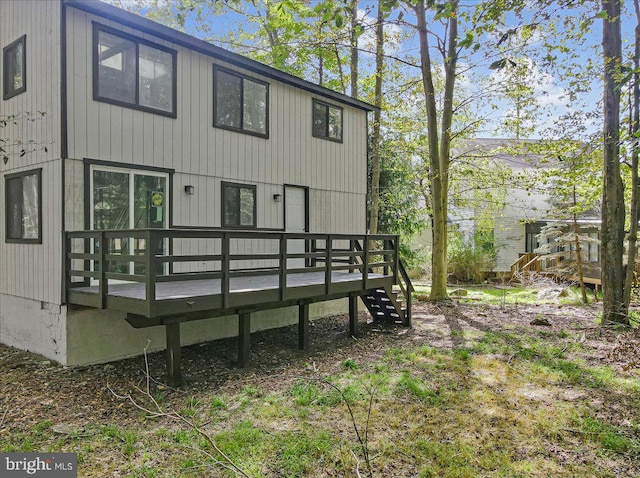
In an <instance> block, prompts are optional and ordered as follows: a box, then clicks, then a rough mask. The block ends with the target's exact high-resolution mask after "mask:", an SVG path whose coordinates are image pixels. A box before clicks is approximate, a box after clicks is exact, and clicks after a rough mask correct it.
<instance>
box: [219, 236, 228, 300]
mask: <svg viewBox="0 0 640 478" xmlns="http://www.w3.org/2000/svg"><path fill="white" fill-rule="evenodd" d="M229 253H230V245H229V234H228V233H226V232H224V233H222V279H221V280H220V292H221V293H222V306H223V307H224V308H225V309H226V308H227V306H228V305H229V269H230V265H229Z"/></svg>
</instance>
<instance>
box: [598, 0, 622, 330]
mask: <svg viewBox="0 0 640 478" xmlns="http://www.w3.org/2000/svg"><path fill="white" fill-rule="evenodd" d="M602 7H603V10H604V11H605V12H606V13H607V17H606V18H604V19H603V26H602V52H603V56H604V67H605V68H604V82H605V84H604V184H603V193H602V231H601V238H602V241H601V243H602V247H601V263H602V297H603V314H602V315H603V323H607V322H618V323H624V324H628V323H629V319H628V317H627V309H626V307H625V303H624V271H623V267H622V256H623V249H624V248H623V244H624V220H625V210H624V196H623V187H622V179H621V177H620V162H619V161H620V158H619V156H620V145H619V141H620V83H619V81H620V76H621V75H620V65H621V61H622V40H621V31H620V13H621V12H620V10H621V5H620V0H603V1H602Z"/></svg>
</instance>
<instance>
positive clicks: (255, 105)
mask: <svg viewBox="0 0 640 478" xmlns="http://www.w3.org/2000/svg"><path fill="white" fill-rule="evenodd" d="M213 126H216V127H218V128H226V129H231V130H234V131H239V132H243V133H248V134H253V135H256V136H262V137H264V138H268V137H269V84H268V83H265V82H263V81H259V80H256V79H253V78H248V77H246V76H244V75H241V74H240V73H236V72H235V71H229V70H225V69H222V68H220V67H217V66H215V65H214V67H213Z"/></svg>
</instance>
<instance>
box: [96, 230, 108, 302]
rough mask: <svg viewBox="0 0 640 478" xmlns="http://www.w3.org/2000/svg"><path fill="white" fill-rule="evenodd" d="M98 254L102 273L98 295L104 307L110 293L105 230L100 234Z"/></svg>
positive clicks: (99, 275)
mask: <svg viewBox="0 0 640 478" xmlns="http://www.w3.org/2000/svg"><path fill="white" fill-rule="evenodd" d="M97 249H98V251H97V252H98V254H100V274H98V295H99V296H100V308H101V309H104V308H105V307H106V304H107V294H108V293H109V283H108V282H107V280H108V279H107V278H106V274H107V262H106V260H105V257H104V256H105V249H106V247H105V237H104V231H100V232H99V234H98V247H97Z"/></svg>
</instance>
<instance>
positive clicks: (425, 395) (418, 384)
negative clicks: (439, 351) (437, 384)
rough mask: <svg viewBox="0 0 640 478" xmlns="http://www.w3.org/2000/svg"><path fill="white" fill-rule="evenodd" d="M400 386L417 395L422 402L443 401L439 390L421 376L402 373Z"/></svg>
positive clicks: (401, 388) (433, 402)
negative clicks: (434, 388) (420, 377)
mask: <svg viewBox="0 0 640 478" xmlns="http://www.w3.org/2000/svg"><path fill="white" fill-rule="evenodd" d="M398 388H399V389H400V390H402V391H405V392H407V393H409V394H411V395H413V396H415V397H417V398H418V399H419V400H420V401H422V402H426V403H430V404H435V403H439V402H441V401H442V397H441V396H440V393H439V392H438V391H435V390H432V389H431V388H430V387H429V385H428V384H426V383H424V382H423V381H422V380H420V379H419V378H416V377H413V376H411V375H410V374H409V373H408V372H405V373H403V374H402V377H401V378H400V381H399V382H398Z"/></svg>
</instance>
